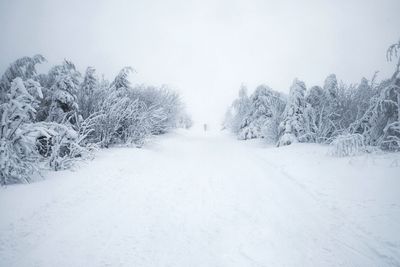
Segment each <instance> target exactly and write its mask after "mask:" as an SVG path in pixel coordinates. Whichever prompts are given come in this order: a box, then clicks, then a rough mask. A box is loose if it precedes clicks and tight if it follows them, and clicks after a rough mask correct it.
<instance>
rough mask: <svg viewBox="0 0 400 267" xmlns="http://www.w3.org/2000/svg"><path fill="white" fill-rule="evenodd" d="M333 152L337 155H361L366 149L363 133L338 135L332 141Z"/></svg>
mask: <svg viewBox="0 0 400 267" xmlns="http://www.w3.org/2000/svg"><path fill="white" fill-rule="evenodd" d="M331 147H332V150H331V154H332V155H333V156H336V157H346V156H355V155H359V154H361V153H363V152H365V151H366V147H365V144H364V137H363V136H362V135H361V134H342V135H338V136H337V137H336V138H335V139H334V140H333V141H332V143H331Z"/></svg>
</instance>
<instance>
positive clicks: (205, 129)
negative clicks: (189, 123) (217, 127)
mask: <svg viewBox="0 0 400 267" xmlns="http://www.w3.org/2000/svg"><path fill="white" fill-rule="evenodd" d="M203 128H204V131H205V132H206V131H207V123H204V125H203Z"/></svg>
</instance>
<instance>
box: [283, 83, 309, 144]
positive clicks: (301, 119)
mask: <svg viewBox="0 0 400 267" xmlns="http://www.w3.org/2000/svg"><path fill="white" fill-rule="evenodd" d="M305 92H306V86H305V84H304V82H302V81H299V80H298V79H294V81H293V84H292V86H291V87H290V93H289V99H288V102H287V104H286V107H285V111H284V113H283V121H282V122H281V124H280V131H281V136H280V138H279V141H278V144H277V145H278V146H285V145H290V144H292V143H294V142H298V141H300V142H301V141H304V140H303V139H302V138H304V136H305V134H306V126H305V124H306V119H305V116H304V110H305V108H306V100H305Z"/></svg>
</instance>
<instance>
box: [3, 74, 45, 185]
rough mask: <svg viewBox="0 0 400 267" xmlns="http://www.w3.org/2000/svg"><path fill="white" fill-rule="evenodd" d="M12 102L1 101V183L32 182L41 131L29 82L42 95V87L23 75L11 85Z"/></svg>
mask: <svg viewBox="0 0 400 267" xmlns="http://www.w3.org/2000/svg"><path fill="white" fill-rule="evenodd" d="M10 85H11V86H10V93H9V94H8V96H7V98H8V101H7V102H4V103H1V104H0V118H1V121H0V184H2V185H5V184H11V183H18V182H29V181H30V175H31V174H32V173H33V172H34V171H36V170H37V167H38V166H37V158H38V153H37V149H36V139H35V137H34V136H32V135H31V133H32V132H34V131H36V130H38V129H37V127H36V126H35V125H33V124H31V121H32V119H33V118H34V116H35V112H36V111H35V108H34V104H35V98H34V96H33V95H32V94H31V93H30V92H29V91H28V89H27V88H26V85H29V87H30V89H31V90H34V91H35V93H36V94H37V95H38V96H39V97H40V96H41V95H42V94H41V91H40V90H41V88H40V86H38V84H37V83H35V82H34V81H29V82H24V81H23V80H22V79H21V78H20V77H17V78H15V79H14V80H13V81H12V82H11V84H10Z"/></svg>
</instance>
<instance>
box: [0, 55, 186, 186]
mask: <svg viewBox="0 0 400 267" xmlns="http://www.w3.org/2000/svg"><path fill="white" fill-rule="evenodd" d="M44 60H45V59H44V57H43V56H41V55H37V56H34V57H23V58H21V59H18V60H16V61H15V62H14V63H12V64H11V65H10V67H9V68H8V69H7V70H6V71H5V73H4V74H3V75H2V76H1V78H0V118H1V121H0V184H2V185H4V184H9V183H17V182H28V181H30V179H31V175H32V174H33V173H34V172H35V171H37V170H39V169H40V167H43V166H48V167H49V168H51V169H52V170H61V169H68V168H70V167H71V166H72V165H73V164H74V163H75V162H76V161H77V160H82V159H88V158H92V157H93V151H94V150H95V149H96V148H97V147H98V146H102V147H108V146H109V145H112V144H120V143H135V144H136V145H137V146H142V145H143V143H144V140H145V139H146V138H147V137H149V136H151V135H156V134H163V133H165V132H168V131H169V130H171V129H173V128H176V127H179V126H182V127H190V125H191V120H190V118H189V116H188V115H187V113H186V112H185V110H184V108H183V104H182V102H181V100H180V97H179V95H178V94H177V93H176V92H174V91H172V90H170V89H168V88H166V87H161V88H155V87H149V86H131V84H130V82H129V80H128V75H129V73H130V72H132V68H130V67H126V68H123V69H122V70H121V71H120V72H119V73H118V75H117V77H116V78H115V79H114V81H113V82H112V83H109V82H108V81H107V80H105V79H104V78H103V79H101V80H99V79H98V78H97V76H96V74H95V69H94V68H92V67H89V68H87V69H86V72H85V75H84V76H83V79H82V76H81V74H80V73H79V71H78V70H77V68H76V67H75V65H74V64H73V63H72V62H70V61H67V60H65V61H64V62H63V63H62V64H61V65H56V66H54V67H52V68H50V70H49V72H48V73H47V74H37V73H36V69H35V66H36V64H38V63H41V62H43V61H44Z"/></svg>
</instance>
